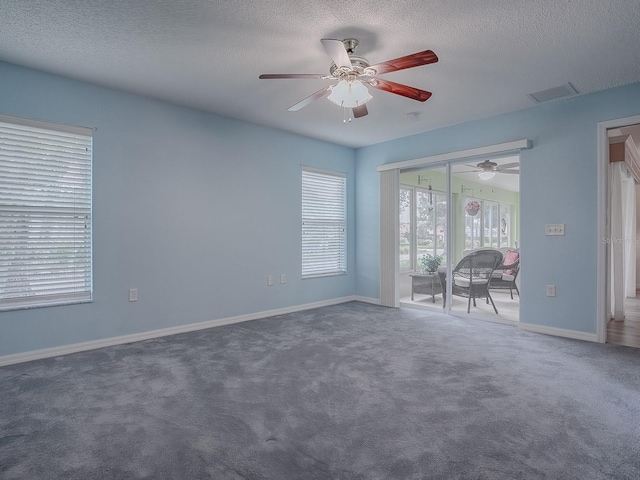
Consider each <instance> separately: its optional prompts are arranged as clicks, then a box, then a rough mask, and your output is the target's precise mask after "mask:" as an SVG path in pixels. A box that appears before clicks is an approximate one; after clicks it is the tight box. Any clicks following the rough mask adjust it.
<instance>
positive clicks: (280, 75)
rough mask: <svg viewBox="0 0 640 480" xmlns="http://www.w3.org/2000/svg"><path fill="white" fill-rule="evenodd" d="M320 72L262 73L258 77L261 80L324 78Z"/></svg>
mask: <svg viewBox="0 0 640 480" xmlns="http://www.w3.org/2000/svg"><path fill="white" fill-rule="evenodd" d="M325 77H326V75H324V74H321V73H263V74H262V75H260V76H259V77H258V78H259V79H261V80H275V79H279V78H325Z"/></svg>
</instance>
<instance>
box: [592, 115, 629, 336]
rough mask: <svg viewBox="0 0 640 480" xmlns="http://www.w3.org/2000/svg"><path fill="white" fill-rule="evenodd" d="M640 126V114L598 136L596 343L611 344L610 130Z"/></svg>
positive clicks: (603, 125)
mask: <svg viewBox="0 0 640 480" xmlns="http://www.w3.org/2000/svg"><path fill="white" fill-rule="evenodd" d="M638 123H640V115H635V116H633V117H626V118H619V119H616V120H608V121H606V122H599V123H598V129H597V136H598V153H597V155H598V186H597V189H598V198H597V202H598V204H597V205H598V206H597V221H598V225H597V228H598V235H597V238H596V241H597V242H598V245H597V255H596V261H597V269H598V274H597V275H596V277H597V280H596V285H597V289H598V291H597V295H596V315H597V317H596V335H595V337H596V339H595V340H594V341H596V342H600V343H604V342H606V341H607V317H608V313H607V282H606V275H607V245H606V242H603V241H602V239H603V238H605V237H607V235H608V234H609V233H608V231H607V217H608V213H609V212H608V209H609V200H608V199H609V185H608V182H609V175H608V169H607V164H608V162H609V138H608V136H607V130H609V129H611V128H621V127H626V126H629V125H635V124H638Z"/></svg>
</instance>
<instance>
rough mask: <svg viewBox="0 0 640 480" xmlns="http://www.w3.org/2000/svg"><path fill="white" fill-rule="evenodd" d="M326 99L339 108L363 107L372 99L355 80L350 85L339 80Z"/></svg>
mask: <svg viewBox="0 0 640 480" xmlns="http://www.w3.org/2000/svg"><path fill="white" fill-rule="evenodd" d="M327 98H328V99H329V100H331V101H332V102H333V103H335V104H336V105H338V106H339V107H346V108H353V107H357V106H359V105H364V104H365V103H367V102H368V101H369V100H371V99H372V98H373V97H372V96H371V95H370V94H369V90H367V87H365V86H364V85H363V84H362V82H361V81H360V80H355V81H353V82H351V83H349V82H347V81H346V80H340V81H339V82H338V84H337V85H335V86H334V87H333V88H332V89H331V94H330V95H329V96H328V97H327Z"/></svg>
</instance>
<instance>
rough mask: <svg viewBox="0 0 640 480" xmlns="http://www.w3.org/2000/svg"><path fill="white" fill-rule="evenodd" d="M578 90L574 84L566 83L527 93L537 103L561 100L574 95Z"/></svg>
mask: <svg viewBox="0 0 640 480" xmlns="http://www.w3.org/2000/svg"><path fill="white" fill-rule="evenodd" d="M577 94H578V92H577V90H576V89H575V88H573V85H571V84H570V83H565V84H564V85H560V86H559V87H553V88H548V89H547V90H542V91H540V92H536V93H530V94H529V95H527V96H528V97H529V98H530V99H531V100H533V101H534V102H536V103H543V102H550V101H551V100H560V99H561V98H567V97H572V96H574V95H577Z"/></svg>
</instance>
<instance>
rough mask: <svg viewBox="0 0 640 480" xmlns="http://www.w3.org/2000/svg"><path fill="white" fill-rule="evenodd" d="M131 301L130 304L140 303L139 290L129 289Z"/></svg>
mask: <svg viewBox="0 0 640 480" xmlns="http://www.w3.org/2000/svg"><path fill="white" fill-rule="evenodd" d="M129 301H130V302H137V301H138V289H137V288H130V289H129Z"/></svg>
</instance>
